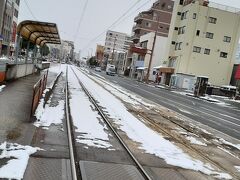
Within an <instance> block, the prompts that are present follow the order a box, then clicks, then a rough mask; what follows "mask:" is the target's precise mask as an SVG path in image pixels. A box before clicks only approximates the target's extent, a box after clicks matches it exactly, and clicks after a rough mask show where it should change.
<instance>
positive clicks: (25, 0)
mask: <svg viewBox="0 0 240 180" xmlns="http://www.w3.org/2000/svg"><path fill="white" fill-rule="evenodd" d="M24 2H25V4H26V6H27V8H28V10H29V12H30V14H31V15H32V17H33V18H34V19H35V20H37V18H36V16H34V14H33V12H32V10H31V8H30V7H29V5H28V2H27V0H24Z"/></svg>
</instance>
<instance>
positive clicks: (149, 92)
mask: <svg viewBox="0 0 240 180" xmlns="http://www.w3.org/2000/svg"><path fill="white" fill-rule="evenodd" d="M125 84H126V83H125ZM127 85H129V86H132V85H130V84H127ZM132 87H134V86H132ZM135 88H137V89H139V90H142V91H144V92H146V93H149V94H152V95H153V96H155V97H157V98H159V95H156V94H154V93H151V92H149V91H146V90H144V89H140V88H138V87H135ZM160 97H161V98H163V99H166V100H167V101H170V102H172V103H175V104H178V105H181V106H184V107H186V108H189V109H192V110H194V111H197V112H199V113H203V114H206V115H208V116H212V117H213V118H216V119H220V120H222V121H224V122H227V123H229V124H232V125H235V126H238V127H240V125H239V124H236V123H233V122H231V121H228V120H226V119H223V118H221V117H217V116H215V115H212V114H209V113H207V112H203V111H199V110H197V109H196V108H192V107H189V106H187V105H184V104H181V103H178V102H176V101H173V100H170V99H168V98H165V97H163V96H160Z"/></svg>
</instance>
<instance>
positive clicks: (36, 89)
mask: <svg viewBox="0 0 240 180" xmlns="http://www.w3.org/2000/svg"><path fill="white" fill-rule="evenodd" d="M47 77H48V71H47V72H46V73H45V74H43V75H42V77H41V79H39V80H38V82H37V83H36V84H35V85H34V86H33V98H32V109H31V116H33V115H34V113H35V111H36V109H37V106H38V103H39V101H40V99H41V97H42V94H43V91H44V90H45V89H46V85H47Z"/></svg>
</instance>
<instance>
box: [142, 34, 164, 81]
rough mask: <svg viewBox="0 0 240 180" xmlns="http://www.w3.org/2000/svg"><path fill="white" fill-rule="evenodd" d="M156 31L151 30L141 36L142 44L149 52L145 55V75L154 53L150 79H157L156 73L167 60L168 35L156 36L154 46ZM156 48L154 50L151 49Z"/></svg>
mask: <svg viewBox="0 0 240 180" xmlns="http://www.w3.org/2000/svg"><path fill="white" fill-rule="evenodd" d="M154 36H155V33H154V32H151V33H148V34H145V35H143V36H141V37H140V44H141V47H142V48H146V49H147V54H146V55H145V57H144V62H143V67H145V68H144V71H145V72H144V76H145V75H146V74H147V68H148V67H149V63H150V58H151V54H152V62H151V65H150V73H149V80H151V81H155V73H156V72H157V71H158V70H159V69H160V67H164V66H166V61H165V62H164V56H165V52H166V46H167V41H168V38H167V37H163V36H156V40H155V43H154V44H155V45H154V48H153V41H154ZM152 49H154V51H153V52H152V51H151V50H152Z"/></svg>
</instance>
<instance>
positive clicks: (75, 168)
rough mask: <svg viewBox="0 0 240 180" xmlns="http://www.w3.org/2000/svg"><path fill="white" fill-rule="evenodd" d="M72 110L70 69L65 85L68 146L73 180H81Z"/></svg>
mask: <svg viewBox="0 0 240 180" xmlns="http://www.w3.org/2000/svg"><path fill="white" fill-rule="evenodd" d="M70 113H71V109H70V106H69V90H68V67H67V68H66V83H65V114H66V121H67V123H66V124H67V135H68V144H69V155H70V164H71V173H72V179H73V180H81V179H82V176H81V171H80V168H79V163H78V158H77V153H76V146H75V138H74V133H73V123H72V118H71V114H70Z"/></svg>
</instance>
